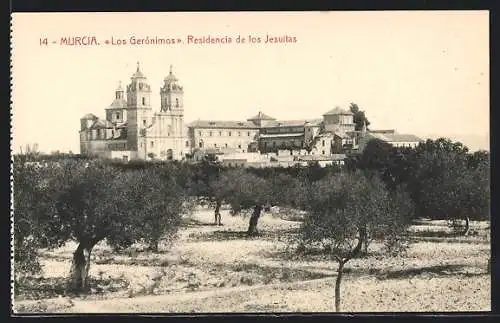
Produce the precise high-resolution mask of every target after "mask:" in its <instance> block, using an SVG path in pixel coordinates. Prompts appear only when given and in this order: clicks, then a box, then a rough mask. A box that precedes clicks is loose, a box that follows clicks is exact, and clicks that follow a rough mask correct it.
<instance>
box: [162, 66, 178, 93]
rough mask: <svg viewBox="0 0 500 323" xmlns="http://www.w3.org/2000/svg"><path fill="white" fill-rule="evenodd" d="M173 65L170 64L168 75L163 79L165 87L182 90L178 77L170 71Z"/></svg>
mask: <svg viewBox="0 0 500 323" xmlns="http://www.w3.org/2000/svg"><path fill="white" fill-rule="evenodd" d="M172 69H173V67H172V65H170V72H169V73H168V75H167V76H166V77H165V78H164V79H163V81H164V83H165V87H167V88H169V89H173V90H182V85H181V83H180V82H179V79H178V78H177V77H176V76H175V75H174V73H173V71H172Z"/></svg>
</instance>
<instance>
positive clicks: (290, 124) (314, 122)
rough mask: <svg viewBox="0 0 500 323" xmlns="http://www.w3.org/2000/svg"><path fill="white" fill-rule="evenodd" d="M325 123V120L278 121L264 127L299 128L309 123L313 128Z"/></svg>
mask: <svg viewBox="0 0 500 323" xmlns="http://www.w3.org/2000/svg"><path fill="white" fill-rule="evenodd" d="M321 122H323V119H310V120H276V121H273V122H270V123H268V124H266V125H264V126H263V128H273V127H294V126H295V127H299V126H303V125H305V124H306V123H309V124H311V125H313V126H319V124H320V123H321Z"/></svg>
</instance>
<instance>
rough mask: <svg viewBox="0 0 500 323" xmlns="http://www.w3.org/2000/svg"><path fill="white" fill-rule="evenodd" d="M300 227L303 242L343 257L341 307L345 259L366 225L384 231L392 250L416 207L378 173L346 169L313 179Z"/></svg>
mask: <svg viewBox="0 0 500 323" xmlns="http://www.w3.org/2000/svg"><path fill="white" fill-rule="evenodd" d="M306 210H307V211H308V214H307V216H306V217H305V219H304V222H303V225H302V226H301V230H300V237H299V239H300V240H301V244H302V245H304V246H321V247H323V249H324V250H328V253H329V255H330V258H331V259H332V260H333V261H336V262H337V263H338V268H337V279H336V282H335V309H336V311H340V286H341V281H342V274H343V269H344V266H345V264H346V263H347V262H348V261H349V260H350V259H352V258H354V257H356V256H357V255H358V254H359V252H360V251H361V247H362V244H363V242H364V239H366V236H367V235H366V230H370V231H372V232H374V233H376V235H377V236H379V237H383V238H384V239H385V240H386V242H387V243H388V246H389V247H390V248H388V250H395V248H394V247H395V245H396V244H398V243H399V242H401V240H400V239H398V237H401V236H402V235H403V234H404V232H405V229H406V226H407V225H408V223H409V219H410V218H411V213H412V211H413V208H412V205H411V202H410V200H409V199H408V198H407V197H406V196H404V195H403V193H401V191H399V193H395V195H394V196H391V195H390V193H389V191H388V190H387V189H386V187H385V185H384V184H383V182H382V181H381V180H380V179H379V178H378V177H377V176H373V177H371V178H368V177H365V175H363V174H362V173H360V172H356V173H342V174H337V175H336V176H330V177H326V178H324V179H321V180H319V181H317V182H314V183H312V185H311V186H310V189H309V192H308V194H307V201H306Z"/></svg>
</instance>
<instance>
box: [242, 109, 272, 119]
mask: <svg viewBox="0 0 500 323" xmlns="http://www.w3.org/2000/svg"><path fill="white" fill-rule="evenodd" d="M253 120H276V119H274V118H273V117H270V116H268V115H266V114H264V113H262V112H261V111H259V113H257V115H256V116H255V117H253V118H250V119H248V120H247V121H253Z"/></svg>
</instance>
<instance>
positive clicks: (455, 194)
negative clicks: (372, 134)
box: [348, 138, 490, 233]
mask: <svg viewBox="0 0 500 323" xmlns="http://www.w3.org/2000/svg"><path fill="white" fill-rule="evenodd" d="M348 168H350V169H361V170H363V171H364V172H365V173H376V174H378V175H379V176H380V177H381V179H382V180H383V181H384V183H385V184H386V185H387V187H388V188H389V189H391V190H394V189H396V188H398V187H400V186H405V187H406V190H407V191H408V193H409V194H410V197H411V199H412V201H413V203H414V204H415V207H416V210H415V216H416V217H424V218H431V219H448V220H463V221H465V229H464V233H467V231H468V228H469V220H470V219H472V220H488V219H489V217H490V212H489V209H490V154H489V152H487V151H476V152H474V153H470V152H469V151H468V149H467V147H465V146H464V145H463V144H461V143H459V142H452V141H451V140H449V139H444V138H441V139H437V140H427V141H426V142H425V143H422V144H420V145H419V146H418V147H416V148H414V149H413V148H394V147H391V146H389V145H387V144H385V143H384V142H381V141H377V140H374V141H371V142H369V144H368V145H367V147H366V149H365V150H364V152H363V154H362V155H361V156H358V158H351V159H350V160H349V162H348Z"/></svg>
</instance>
